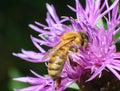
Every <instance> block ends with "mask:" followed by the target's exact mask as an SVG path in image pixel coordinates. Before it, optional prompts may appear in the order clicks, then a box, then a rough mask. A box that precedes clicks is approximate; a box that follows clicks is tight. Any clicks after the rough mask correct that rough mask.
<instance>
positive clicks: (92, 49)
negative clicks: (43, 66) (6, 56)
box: [13, 0, 120, 91]
mask: <svg viewBox="0 0 120 91" xmlns="http://www.w3.org/2000/svg"><path fill="white" fill-rule="evenodd" d="M75 2H76V8H73V7H71V6H69V5H68V7H69V8H70V9H71V10H72V11H73V12H75V13H76V18H71V17H67V16H64V17H61V19H60V18H59V17H58V15H57V13H56V11H55V8H54V6H53V5H49V4H46V7H47V10H48V12H47V14H46V22H47V25H44V24H41V23H39V22H35V24H30V25H29V27H30V28H32V29H33V30H35V31H37V32H38V33H40V34H39V36H38V37H39V38H35V37H33V36H31V40H32V42H33V44H34V45H35V47H37V48H38V50H39V51H40V52H34V51H26V50H24V49H22V53H13V55H15V56H17V57H20V58H22V59H24V60H26V61H29V62H34V63H40V62H49V59H48V60H42V58H43V57H44V55H45V54H47V52H48V51H46V50H44V48H42V47H41V45H45V46H48V47H50V48H54V47H55V46H56V45H57V44H58V43H59V42H60V40H61V36H62V35H63V34H65V33H67V32H70V31H75V32H84V33H86V34H87V36H88V39H89V42H88V45H87V48H86V49H82V48H78V50H79V51H80V52H78V53H77V52H76V53H74V52H72V51H70V52H69V56H70V58H71V60H70V61H71V62H70V61H69V59H67V60H66V61H65V64H64V67H63V70H62V72H61V74H60V77H61V84H60V86H59V88H58V89H57V90H56V91H64V90H65V89H66V88H67V87H68V86H69V85H71V84H72V83H74V82H80V80H81V77H82V76H84V74H85V75H86V74H89V77H88V78H87V79H86V82H87V81H91V80H93V79H94V78H96V77H101V75H102V72H103V71H107V72H112V73H113V74H114V75H115V76H116V77H117V78H118V80H120V74H119V72H120V53H119V52H117V51H116V46H115V44H116V43H117V42H118V41H119V39H120V38H117V39H114V36H115V35H116V34H117V33H118V32H119V31H120V28H119V25H120V14H118V9H119V6H118V4H119V0H115V1H114V2H113V3H112V4H111V5H109V4H108V0H104V1H102V0H86V6H85V8H83V6H82V5H81V4H80V2H79V0H75ZM103 20H104V21H105V23H102V22H101V21H103ZM65 22H70V25H66V24H65ZM100 22H101V23H100ZM104 24H105V25H106V27H105V26H104ZM40 27H41V28H40ZM31 72H32V73H33V74H34V75H35V76H36V77H20V78H15V79H14V80H17V81H20V82H25V83H29V84H31V85H33V86H30V87H27V88H23V89H19V90H15V91H54V89H55V87H56V83H55V82H54V81H53V80H52V78H51V77H47V78H46V77H44V76H40V75H38V74H37V73H35V72H33V71H31Z"/></svg>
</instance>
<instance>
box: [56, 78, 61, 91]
mask: <svg viewBox="0 0 120 91" xmlns="http://www.w3.org/2000/svg"><path fill="white" fill-rule="evenodd" d="M60 85H61V77H58V78H57V79H56V87H55V90H58V89H59V87H60Z"/></svg>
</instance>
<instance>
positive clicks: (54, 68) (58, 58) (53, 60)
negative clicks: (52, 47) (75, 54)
mask: <svg viewBox="0 0 120 91" xmlns="http://www.w3.org/2000/svg"><path fill="white" fill-rule="evenodd" d="M64 52H65V51H63V50H62V49H59V50H58V51H57V52H55V53H54V55H52V56H51V57H50V61H49V63H48V74H49V75H50V76H51V77H52V78H53V80H56V79H57V78H58V77H59V76H60V73H61V71H62V69H63V66H64V62H65V60H66V55H67V53H64Z"/></svg>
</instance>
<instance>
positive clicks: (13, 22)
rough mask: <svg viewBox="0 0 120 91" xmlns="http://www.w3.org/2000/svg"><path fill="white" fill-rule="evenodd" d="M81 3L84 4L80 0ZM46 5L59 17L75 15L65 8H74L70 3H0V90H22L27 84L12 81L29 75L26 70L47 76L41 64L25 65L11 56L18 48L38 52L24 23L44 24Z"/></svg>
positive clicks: (3, 0)
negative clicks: (37, 22) (52, 7)
mask: <svg viewBox="0 0 120 91" xmlns="http://www.w3.org/2000/svg"><path fill="white" fill-rule="evenodd" d="M81 1H83V2H82V3H83V4H84V0H81ZM46 3H50V4H53V5H54V6H55V8H56V10H57V14H58V15H59V16H65V15H67V16H72V17H74V16H75V14H74V13H73V12H72V11H71V10H70V9H68V8H67V5H68V4H69V5H71V6H74V7H75V2H74V0H58V1H57V0H1V2H0V91H13V89H14V88H23V87H26V86H27V84H23V83H20V82H15V81H13V80H12V79H13V78H14V77H21V76H26V75H29V76H33V75H32V74H31V72H30V71H29V70H30V69H32V70H34V71H35V72H37V73H40V74H45V73H47V70H46V68H45V69H43V67H45V66H44V64H35V63H29V62H26V61H24V60H22V59H20V58H17V57H14V56H13V55H12V53H13V52H20V50H21V49H22V48H23V49H26V50H34V51H38V50H37V49H36V48H35V47H34V45H33V44H32V42H31V40H30V35H31V34H32V35H33V36H37V35H38V33H36V32H35V31H33V30H32V29H30V28H29V27H28V24H30V23H34V21H39V22H42V23H44V24H45V18H46V12H47V10H46V7H45V4H46ZM67 91H70V89H68V90H67ZM71 91H73V89H71ZM74 91H75V90H74Z"/></svg>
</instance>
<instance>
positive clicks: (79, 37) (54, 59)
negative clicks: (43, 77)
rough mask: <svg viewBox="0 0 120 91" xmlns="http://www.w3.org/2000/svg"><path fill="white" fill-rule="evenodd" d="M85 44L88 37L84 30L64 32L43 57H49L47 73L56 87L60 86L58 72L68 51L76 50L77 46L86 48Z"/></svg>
mask: <svg viewBox="0 0 120 91" xmlns="http://www.w3.org/2000/svg"><path fill="white" fill-rule="evenodd" d="M87 45H88V37H87V35H86V34H85V33H84V32H75V31H70V32H67V33H64V34H63V35H62V36H61V40H60V42H59V43H58V44H57V45H56V46H55V47H53V48H52V49H51V50H50V51H49V52H48V53H47V54H46V55H45V56H44V57H43V60H45V59H48V58H49V62H48V65H47V67H48V74H49V75H50V76H51V77H52V79H53V80H54V81H56V89H58V88H59V86H60V83H61V80H60V74H61V72H62V69H63V67H64V64H65V61H66V60H67V58H68V56H69V51H72V52H77V50H78V48H79V47H82V48H86V47H87Z"/></svg>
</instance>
